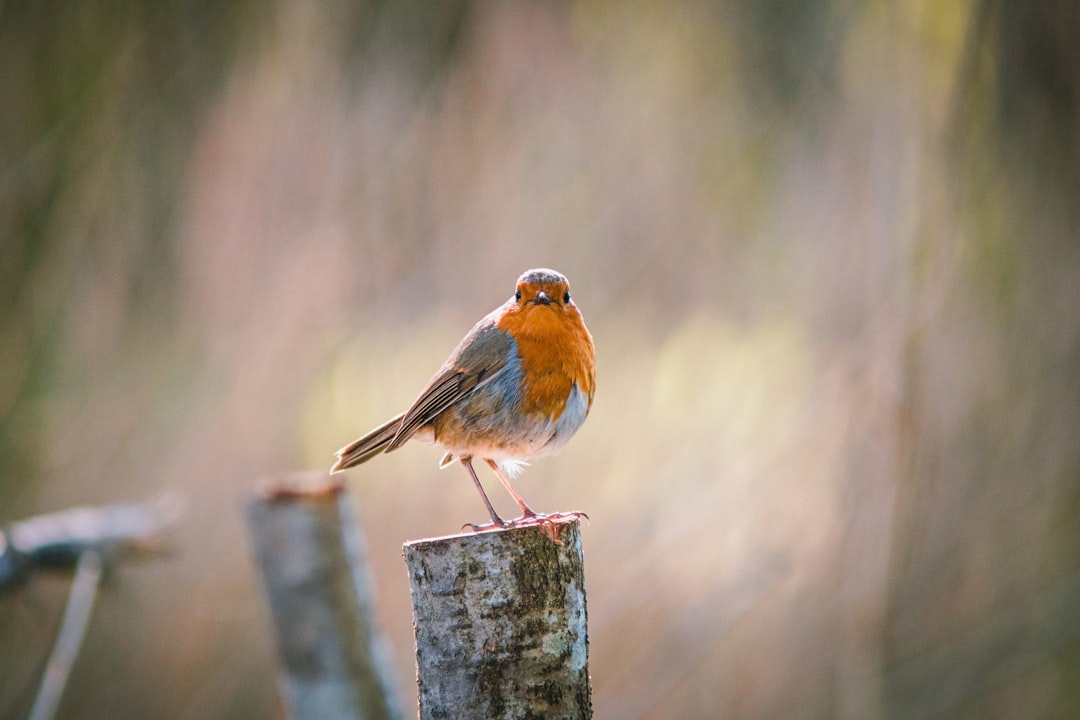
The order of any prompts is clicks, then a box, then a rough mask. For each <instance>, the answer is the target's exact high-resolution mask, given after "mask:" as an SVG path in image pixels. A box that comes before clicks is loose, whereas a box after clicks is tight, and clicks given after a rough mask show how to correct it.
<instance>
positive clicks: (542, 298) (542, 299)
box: [533, 290, 551, 305]
mask: <svg viewBox="0 0 1080 720" xmlns="http://www.w3.org/2000/svg"><path fill="white" fill-rule="evenodd" d="M533 302H535V303H536V304H537V305H550V304H551V298H549V297H548V296H547V293H546V292H544V291H543V290H541V291H540V292H538V293H536V297H535V298H533Z"/></svg>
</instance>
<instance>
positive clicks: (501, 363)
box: [330, 268, 596, 531]
mask: <svg viewBox="0 0 1080 720" xmlns="http://www.w3.org/2000/svg"><path fill="white" fill-rule="evenodd" d="M595 390H596V350H595V347H594V345H593V338H592V335H591V334H590V333H589V330H588V328H586V327H585V321H584V319H583V318H582V315H581V311H580V310H579V309H578V306H577V305H576V304H575V303H574V301H573V299H572V298H571V296H570V282H569V281H568V280H567V279H566V276H565V275H563V274H562V273H559V272H556V271H555V270H551V269H548V268H534V269H532V270H526V271H525V272H524V273H522V274H521V276H520V277H518V279H517V284H516V286H515V289H514V294H513V295H512V296H511V297H510V298H509V299H508V300H507V301H506V302H505V303H503V304H502V305H500V306H499V307H497V308H495V309H494V310H492V311H491V312H490V313H488V314H487V315H486V316H484V317H483V318H482V319H481V320H480V321H479V322H478V323H476V325H474V326H473V328H472V329H471V330H469V332H468V333H467V334H466V335H465V337H464V338H462V340H461V342H460V343H458V345H457V347H455V348H454V350H453V352H451V353H450V356H449V357H448V358H447V359H446V362H444V363H443V364H442V367H440V368H439V369H438V370H437V371H436V372H435V374H434V375H433V376H432V378H431V380H430V381H428V384H427V386H425V387H424V389H423V390H421V391H420V394H419V395H418V396H417V397H416V400H415V401H413V403H412V405H410V406H409V408H408V409H407V410H405V411H404V412H403V413H400V414H398V415H395V416H394V417H392V418H390V419H389V420H387V421H386V422H384V423H383V424H381V425H379V426H378V427H376V428H374V429H373V430H371V431H370V432H368V433H367V434H366V435H364V436H363V437H360V438H359V439H357V440H354V441H353V442H351V443H349V444H348V445H346V446H344V447H343V448H341V449H340V450H338V451H337V461H336V462H335V463H334V464H333V466H332V467H331V468H330V472H331V473H338V472H341V471H343V470H345V469H347V468H351V467H354V466H356V465H359V464H360V463H363V462H367V461H368V460H370V459H371V458H373V457H375V456H376V455H379V454H381V453H384V452H392V451H394V450H397V449H398V448H400V447H401V446H402V445H404V444H405V443H406V442H407V441H409V440H412V439H416V440H422V441H425V442H428V443H434V444H435V445H437V446H439V447H440V448H441V449H443V450H444V451H445V454H444V455H443V456H442V459H441V460H440V461H439V467H440V468H443V467H446V466H448V465H450V464H452V463H453V462H454V460H455V459H456V460H458V461H459V462H460V463H461V464H462V465H464V466H465V469H466V470H468V472H469V476H470V477H471V478H472V481H473V484H474V485H475V486H476V489H477V490H478V491H479V492H480V498H481V499H482V500H483V502H484V507H485V508H486V509H487V512H488V515H490V517H491V522H490V523H485V524H483V525H474V524H471V523H466V527H470V528H471V529H473V530H474V531H479V530H485V529H493V528H507V527H512V526H522V525H528V524H534V523H542V522H545V521H549V520H550V519H551V518H556V517H563V516H565V515H567V513H555V514H541V513H537V512H535V511H534V510H533V509H532V508H530V507H529V505H528V504H527V503H526V502H525V500H523V499H522V497H521V495H520V494H518V492H517V491H516V490H515V489H514V487H513V485H511V484H510V478H512V477H515V476H516V475H517V474H518V473H519V472H520V471H521V470H522V469H523V467H524V466H525V465H527V464H528V463H529V461H531V460H533V459H535V458H540V457H545V456H550V455H553V454H555V453H557V452H558V451H559V450H561V449H562V448H563V446H564V445H566V443H567V441H568V440H569V439H570V438H571V437H572V436H573V435H574V433H576V432H577V431H578V429H579V428H580V427H581V426H582V424H583V423H584V422H585V418H586V417H587V416H588V414H589V410H590V409H591V408H592V403H593V396H594V393H595ZM474 458H476V459H481V460H483V461H484V463H485V464H487V465H488V467H490V468H491V469H492V470H493V471H494V473H495V475H496V476H497V477H498V478H499V481H500V482H501V483H502V485H503V486H504V487H505V488H506V490H507V491H508V492H509V493H510V495H511V496H512V497H513V499H514V502H515V503H517V505H518V507H519V508H520V510H521V516H520V517H518V518H515V519H513V520H510V521H504V520H503V519H502V518H501V517H499V515H498V513H496V512H495V508H494V507H493V506H492V504H491V500H490V499H488V496H487V493H485V492H484V487H483V485H481V484H480V479H479V478H478V477H477V475H476V470H475V469H474V468H473V464H472V461H473V459H474ZM569 514H570V515H574V516H578V515H581V513H569Z"/></svg>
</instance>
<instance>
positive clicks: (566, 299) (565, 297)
mask: <svg viewBox="0 0 1080 720" xmlns="http://www.w3.org/2000/svg"><path fill="white" fill-rule="evenodd" d="M562 301H563V305H566V304H567V303H569V302H570V291H569V290H567V291H566V292H564V293H563V296H562Z"/></svg>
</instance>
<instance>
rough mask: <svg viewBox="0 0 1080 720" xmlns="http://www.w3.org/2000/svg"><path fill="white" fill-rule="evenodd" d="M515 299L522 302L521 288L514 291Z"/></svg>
mask: <svg viewBox="0 0 1080 720" xmlns="http://www.w3.org/2000/svg"><path fill="white" fill-rule="evenodd" d="M514 300H516V301H518V302H521V291H520V290H518V291H517V292H516V293H514Z"/></svg>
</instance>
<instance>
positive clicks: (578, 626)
mask: <svg viewBox="0 0 1080 720" xmlns="http://www.w3.org/2000/svg"><path fill="white" fill-rule="evenodd" d="M404 550H405V562H406V565H407V566H408V569H409V579H410V583H411V585H412V599H413V621H414V627H415V633H416V658H417V674H418V682H417V684H418V686H419V691H420V720H443V719H445V718H488V719H489V720H501V719H507V720H510V719H514V720H524V719H525V718H545V719H549V718H575V719H578V718H591V717H592V704H591V691H590V687H589V668H588V635H587V628H586V612H585V572H584V564H583V559H582V547H581V530H580V526H579V523H578V521H577V520H576V519H574V520H571V519H566V520H560V521H557V522H555V523H552V524H547V525H545V526H542V527H535V526H533V527H521V528H514V529H509V530H499V531H492V532H481V533H475V534H467V535H453V536H449V537H444V538H435V539H429V540H418V541H415V542H410V543H406V544H405V547H404Z"/></svg>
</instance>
